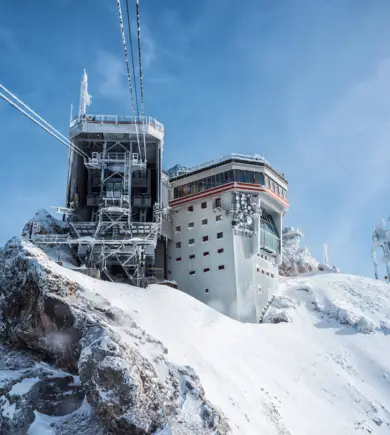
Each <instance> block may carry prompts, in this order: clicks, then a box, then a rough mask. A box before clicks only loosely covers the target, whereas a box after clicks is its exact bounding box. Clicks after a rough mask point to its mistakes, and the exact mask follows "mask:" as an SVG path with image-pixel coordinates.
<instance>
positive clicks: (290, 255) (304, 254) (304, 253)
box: [279, 246, 318, 276]
mask: <svg viewBox="0 0 390 435" xmlns="http://www.w3.org/2000/svg"><path fill="white" fill-rule="evenodd" d="M315 271H318V261H317V260H316V259H315V258H314V257H312V255H311V254H310V251H309V250H308V249H307V248H304V249H295V248H293V247H289V246H284V247H283V259H282V264H281V265H280V266H279V274H280V275H282V276H297V275H301V274H303V273H309V272H315Z"/></svg>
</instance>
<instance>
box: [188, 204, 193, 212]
mask: <svg viewBox="0 0 390 435" xmlns="http://www.w3.org/2000/svg"><path fill="white" fill-rule="evenodd" d="M193 211H194V206H193V205H190V206H189V207H188V213H192V212H193Z"/></svg>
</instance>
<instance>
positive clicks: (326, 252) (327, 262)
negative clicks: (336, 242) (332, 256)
mask: <svg viewBox="0 0 390 435" xmlns="http://www.w3.org/2000/svg"><path fill="white" fill-rule="evenodd" d="M324 264H325V266H329V260H328V245H327V244H325V245H324Z"/></svg>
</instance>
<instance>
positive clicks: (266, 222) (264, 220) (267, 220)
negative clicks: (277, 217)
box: [260, 209, 279, 238]
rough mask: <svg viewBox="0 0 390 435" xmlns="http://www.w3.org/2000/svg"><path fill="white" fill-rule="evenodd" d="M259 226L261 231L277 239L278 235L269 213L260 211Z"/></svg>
mask: <svg viewBox="0 0 390 435" xmlns="http://www.w3.org/2000/svg"><path fill="white" fill-rule="evenodd" d="M260 226H261V228H262V229H263V230H265V231H268V232H269V233H271V234H272V235H274V236H276V237H277V238H279V234H278V231H277V229H276V226H275V223H274V220H273V219H272V216H271V215H270V214H269V213H267V211H265V210H264V209H263V210H262V213H261V219H260Z"/></svg>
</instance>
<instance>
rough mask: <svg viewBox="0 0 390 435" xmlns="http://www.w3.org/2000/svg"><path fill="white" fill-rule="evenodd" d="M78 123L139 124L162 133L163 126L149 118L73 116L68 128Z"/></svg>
mask: <svg viewBox="0 0 390 435" xmlns="http://www.w3.org/2000/svg"><path fill="white" fill-rule="evenodd" d="M79 122H100V123H102V124H140V125H149V126H151V127H153V128H155V129H156V130H159V131H161V132H163V131H164V126H163V124H161V122H158V121H157V119H155V118H152V117H150V116H135V117H133V116H117V115H81V116H79V115H78V116H75V117H74V118H73V119H72V121H71V123H70V126H71V127H73V126H74V125H76V124H77V123H79Z"/></svg>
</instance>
